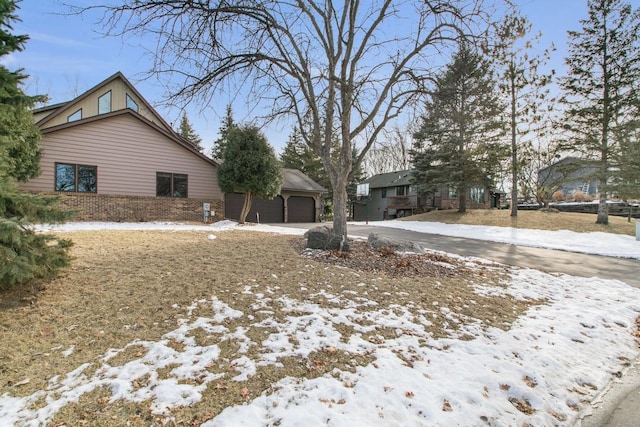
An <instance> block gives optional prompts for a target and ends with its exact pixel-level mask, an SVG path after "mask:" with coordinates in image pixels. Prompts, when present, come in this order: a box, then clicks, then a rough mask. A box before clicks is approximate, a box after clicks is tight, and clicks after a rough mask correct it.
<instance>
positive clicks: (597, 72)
mask: <svg viewBox="0 0 640 427" xmlns="http://www.w3.org/2000/svg"><path fill="white" fill-rule="evenodd" d="M587 6H588V18H587V19H584V20H581V21H580V23H581V25H582V29H581V30H580V31H569V32H568V33H569V38H570V42H569V55H568V57H567V58H566V59H565V61H566V63H567V65H568V66H569V72H568V75H567V76H565V77H563V78H562V79H561V86H562V88H563V89H564V91H565V95H564V97H563V99H562V101H563V103H564V106H565V117H564V120H563V121H562V128H563V129H564V130H565V131H567V132H568V134H569V139H568V141H567V142H568V144H567V146H566V147H565V148H566V149H568V150H572V151H576V152H580V153H583V155H585V156H586V158H587V159H589V160H595V161H597V162H598V172H597V173H596V176H595V178H597V179H598V181H599V186H600V187H599V193H600V194H599V204H598V216H597V219H596V223H598V224H608V223H609V211H608V206H607V196H608V195H611V194H612V193H613V191H614V190H616V187H615V186H616V183H617V182H619V181H620V180H619V177H618V175H619V172H620V171H621V170H622V169H623V168H624V166H625V162H624V159H625V157H626V154H625V153H624V152H623V149H624V144H625V143H626V142H627V141H626V140H625V135H629V129H630V128H634V127H637V126H638V105H639V103H640V94H639V88H638V81H640V10H639V9H635V10H633V9H632V7H631V5H630V4H628V3H623V2H622V1H621V0H589V1H588V2H587ZM636 143H637V140H636ZM589 178H591V177H586V178H585V179H589Z"/></svg>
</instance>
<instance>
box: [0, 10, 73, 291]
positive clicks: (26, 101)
mask: <svg viewBox="0 0 640 427" xmlns="http://www.w3.org/2000/svg"><path fill="white" fill-rule="evenodd" d="M17 9H18V7H17V4H16V2H15V1H11V0H0V58H1V57H3V56H5V55H9V54H11V53H12V52H15V51H22V50H23V49H24V44H25V43H26V41H27V40H28V37H27V36H26V35H13V34H11V31H12V30H13V28H12V26H11V23H12V22H15V21H17V20H18V18H17V16H16V15H15V12H16V10H17ZM26 77H27V76H26V75H25V74H23V73H22V70H17V71H13V72H12V71H9V70H8V69H7V68H6V67H5V66H4V65H0V289H8V288H9V287H12V286H14V285H20V284H25V283H28V282H30V281H32V280H34V279H41V278H49V277H52V276H54V275H55V274H56V273H57V272H58V271H59V269H60V268H62V267H65V266H67V265H68V264H69V261H70V258H69V255H68V249H69V247H70V246H71V242H70V241H69V240H65V239H58V238H56V237H54V236H52V235H48V234H41V233H35V232H34V231H33V230H32V229H31V227H30V224H32V223H37V222H61V221H63V220H64V219H66V218H67V217H68V216H69V214H68V213H65V212H62V211H60V210H58V209H57V208H56V207H55V202H56V200H57V199H56V198H53V197H43V196H38V195H34V194H27V193H21V192H19V191H18V189H17V185H16V181H26V180H28V179H30V178H33V177H35V176H37V175H38V173H39V164H38V162H39V157H40V150H39V140H40V134H39V132H38V129H37V128H36V127H35V125H34V123H33V116H32V114H31V111H30V108H32V107H33V106H34V104H35V103H36V102H39V101H42V100H43V97H35V96H27V95H26V94H25V93H24V92H23V91H22V89H21V84H22V81H23V80H24V79H25V78H26Z"/></svg>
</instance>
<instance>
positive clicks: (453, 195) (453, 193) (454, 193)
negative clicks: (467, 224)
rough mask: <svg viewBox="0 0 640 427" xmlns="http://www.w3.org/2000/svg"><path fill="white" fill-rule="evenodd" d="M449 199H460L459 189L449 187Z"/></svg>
mask: <svg viewBox="0 0 640 427" xmlns="http://www.w3.org/2000/svg"><path fill="white" fill-rule="evenodd" d="M449 198H450V199H457V198H458V189H457V188H455V187H449Z"/></svg>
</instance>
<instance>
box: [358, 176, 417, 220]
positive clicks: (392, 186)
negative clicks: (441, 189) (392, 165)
mask: <svg viewBox="0 0 640 427" xmlns="http://www.w3.org/2000/svg"><path fill="white" fill-rule="evenodd" d="M362 183H363V184H369V198H368V200H366V199H364V198H363V199H361V200H360V201H359V202H358V203H356V204H355V205H354V207H353V219H354V220H356V221H365V220H370V221H382V220H384V219H391V218H398V217H403V216H409V215H412V214H413V213H414V212H415V211H416V210H417V209H418V208H419V200H418V199H419V197H418V194H417V193H416V192H415V190H414V188H412V186H411V171H410V170H403V171H396V172H389V173H383V174H378V175H374V176H372V177H370V178H367V179H365V180H364V181H363V182H362Z"/></svg>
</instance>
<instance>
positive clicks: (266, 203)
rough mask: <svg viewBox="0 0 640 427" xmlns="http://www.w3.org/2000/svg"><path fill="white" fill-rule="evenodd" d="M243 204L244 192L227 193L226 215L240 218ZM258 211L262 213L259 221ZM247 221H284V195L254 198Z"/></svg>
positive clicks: (225, 197) (225, 199) (225, 201)
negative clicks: (271, 197)
mask: <svg viewBox="0 0 640 427" xmlns="http://www.w3.org/2000/svg"><path fill="white" fill-rule="evenodd" d="M243 205H244V194H238V193H233V194H225V195H224V213H225V214H224V216H225V217H226V218H229V219H235V220H236V221H237V220H239V219H240V212H241V211H242V206H243ZM257 213H259V214H260V221H258V217H257V215H256V214H257ZM247 221H249V222H261V223H279V222H284V199H283V198H282V196H276V197H275V198H273V199H272V200H263V199H260V198H258V197H256V198H254V199H253V203H252V204H251V210H250V211H249V215H247Z"/></svg>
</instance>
